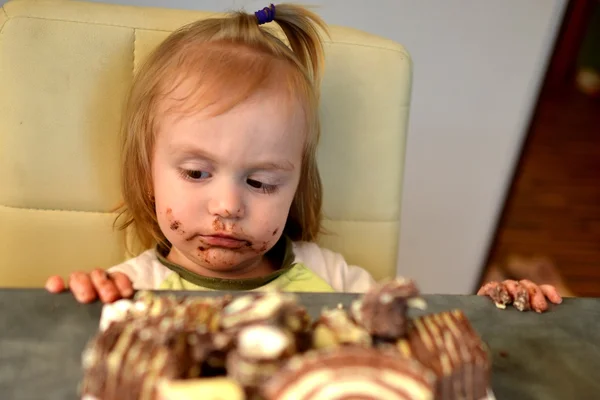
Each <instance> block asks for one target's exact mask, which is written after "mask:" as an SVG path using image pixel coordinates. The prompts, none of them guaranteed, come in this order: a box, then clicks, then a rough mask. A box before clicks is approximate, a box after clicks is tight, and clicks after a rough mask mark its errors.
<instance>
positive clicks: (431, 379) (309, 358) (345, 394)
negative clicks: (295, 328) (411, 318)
mask: <svg viewBox="0 0 600 400" xmlns="http://www.w3.org/2000/svg"><path fill="white" fill-rule="evenodd" d="M434 387H435V375H434V374H433V373H432V372H431V371H429V370H428V369H427V368H425V367H424V366H422V365H421V364H420V363H418V362H417V361H416V360H414V359H410V358H405V357H400V356H398V354H397V353H390V352H385V351H382V350H378V349H375V348H366V347H362V346H343V347H336V348H331V349H328V350H320V351H312V352H309V353H306V354H304V355H302V356H299V357H296V358H293V359H291V360H290V361H289V362H288V363H287V364H286V366H285V367H284V368H282V369H281V370H280V371H279V372H277V373H276V374H275V375H274V376H273V377H272V378H271V379H270V380H269V381H267V382H266V383H265V384H264V385H263V387H262V391H261V394H262V397H263V398H264V399H265V400H292V399H293V400H317V399H340V400H342V399H381V400H413V399H418V400H431V399H433V398H434Z"/></svg>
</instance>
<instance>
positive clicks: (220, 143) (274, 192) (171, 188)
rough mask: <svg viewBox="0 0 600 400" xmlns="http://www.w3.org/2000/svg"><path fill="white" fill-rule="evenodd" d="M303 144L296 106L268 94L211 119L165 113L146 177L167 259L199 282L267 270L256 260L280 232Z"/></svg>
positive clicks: (273, 242)
mask: <svg viewBox="0 0 600 400" xmlns="http://www.w3.org/2000/svg"><path fill="white" fill-rule="evenodd" d="M176 95H177V93H174V97H176ZM165 103H168V100H167V101H166V102H165ZM165 106H166V107H167V108H168V107H169V104H165ZM304 140H305V133H304V123H303V120H302V113H301V109H300V106H299V105H298V104H292V105H290V102H289V101H286V100H285V98H284V97H283V96H280V95H277V94H273V93H259V94H256V95H254V96H253V97H251V98H250V99H249V100H246V101H245V102H243V103H242V104H239V105H238V106H236V107H234V108H233V109H232V110H230V111H228V112H226V113H225V114H222V115H218V116H214V117H211V116H210V115H207V113H200V114H195V115H183V114H174V113H172V112H170V113H166V114H165V116H164V118H163V120H162V121H161V123H160V127H159V131H158V134H157V137H156V142H155V147H154V154H153V160H152V178H153V185H154V197H155V202H156V212H157V217H158V223H159V226H160V229H161V230H162V232H163V233H164V235H165V236H166V238H167V239H168V240H169V242H171V244H172V249H171V252H170V254H169V256H168V258H169V259H170V260H171V261H173V262H175V263H177V264H179V265H181V266H183V267H184V268H187V269H189V270H191V271H194V272H197V273H199V274H201V275H204V276H213V277H224V278H226V277H231V278H235V277H238V278H241V277H255V276H261V275H264V274H265V273H268V272H269V271H270V270H272V267H273V266H270V265H268V262H267V261H266V260H265V259H264V257H263V255H264V254H265V253H266V252H267V251H268V250H270V249H271V248H272V247H273V246H274V245H275V243H276V242H277V241H278V240H279V238H280V237H281V234H282V232H283V228H284V226H285V223H286V220H287V217H288V212H289V210H290V206H291V203H292V200H293V198H294V195H295V192H296V188H297V186H298V181H299V179H300V169H301V161H302V150H303V146H304Z"/></svg>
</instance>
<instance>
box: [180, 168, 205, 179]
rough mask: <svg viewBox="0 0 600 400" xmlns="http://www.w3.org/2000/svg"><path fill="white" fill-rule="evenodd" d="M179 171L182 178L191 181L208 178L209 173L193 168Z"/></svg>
mask: <svg viewBox="0 0 600 400" xmlns="http://www.w3.org/2000/svg"><path fill="white" fill-rule="evenodd" d="M180 173H181V176H182V177H183V178H184V179H187V180H191V181H199V180H202V179H207V178H210V173H208V172H206V171H198V170H193V169H182V170H181V171H180Z"/></svg>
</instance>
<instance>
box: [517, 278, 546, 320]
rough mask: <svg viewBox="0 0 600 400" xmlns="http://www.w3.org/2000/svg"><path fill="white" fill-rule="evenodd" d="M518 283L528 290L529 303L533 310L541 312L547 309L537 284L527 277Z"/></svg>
mask: <svg viewBox="0 0 600 400" xmlns="http://www.w3.org/2000/svg"><path fill="white" fill-rule="evenodd" d="M519 283H520V284H521V285H523V286H524V287H525V288H526V289H527V290H528V291H529V304H530V305H531V308H532V309H533V310H534V311H535V312H538V313H541V312H544V311H546V310H547V309H548V302H547V301H546V297H544V293H543V292H542V290H541V289H540V288H539V286H538V285H536V284H535V283H533V282H531V281H530V280H528V279H522V280H520V281H519Z"/></svg>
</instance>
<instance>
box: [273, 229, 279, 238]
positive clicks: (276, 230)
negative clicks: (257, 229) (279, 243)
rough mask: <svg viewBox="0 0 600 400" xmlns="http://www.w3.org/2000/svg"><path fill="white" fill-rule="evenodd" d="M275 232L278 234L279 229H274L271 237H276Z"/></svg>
mask: <svg viewBox="0 0 600 400" xmlns="http://www.w3.org/2000/svg"><path fill="white" fill-rule="evenodd" d="M277 232H279V228H276V229H275V230H274V231H273V236H275V235H277Z"/></svg>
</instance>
